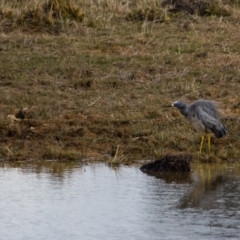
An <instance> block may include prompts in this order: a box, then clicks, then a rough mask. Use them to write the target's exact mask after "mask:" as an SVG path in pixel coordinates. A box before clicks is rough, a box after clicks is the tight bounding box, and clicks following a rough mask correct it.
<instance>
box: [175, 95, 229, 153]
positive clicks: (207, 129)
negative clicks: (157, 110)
mask: <svg viewBox="0 0 240 240" xmlns="http://www.w3.org/2000/svg"><path fill="white" fill-rule="evenodd" d="M172 106H173V107H175V108H177V109H178V110H179V111H180V113H181V114H182V115H183V116H184V117H185V118H186V119H187V120H188V121H189V122H191V123H192V125H193V127H194V128H195V130H196V131H197V132H201V133H202V136H201V143H200V148H199V152H200V154H201V153H202V146H203V142H204V137H205V135H207V138H208V151H209V153H210V148H211V135H210V133H213V134H214V135H215V136H216V137H217V138H222V137H223V136H225V135H226V134H227V128H226V127H225V126H224V124H223V123H222V122H221V121H220V113H219V110H218V107H217V104H216V102H215V101H210V100H205V99H201V100H197V101H195V102H193V103H192V104H189V105H188V104H187V103H186V102H184V101H181V100H178V101H176V102H174V103H173V104H172Z"/></svg>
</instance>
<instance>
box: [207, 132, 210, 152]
mask: <svg viewBox="0 0 240 240" xmlns="http://www.w3.org/2000/svg"><path fill="white" fill-rule="evenodd" d="M207 137H208V153H210V150H211V135H210V134H208V135H207Z"/></svg>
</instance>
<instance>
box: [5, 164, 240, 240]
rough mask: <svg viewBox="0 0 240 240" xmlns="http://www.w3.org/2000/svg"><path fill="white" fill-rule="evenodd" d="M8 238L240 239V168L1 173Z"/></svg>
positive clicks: (49, 167)
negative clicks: (152, 173) (154, 173)
mask: <svg viewBox="0 0 240 240" xmlns="http://www.w3.org/2000/svg"><path fill="white" fill-rule="evenodd" d="M0 182H1V194H0V239H3V240H12V239H13V240H20V239H22V240H23V239H24V240H27V239H31V240H32V239H39V240H40V239H41V240H42V239H45V240H46V239H58V240H59V239H60V240H61V239H63V240H66V239H68V240H71V239H84V240H95V239H105V240H106V239H109V240H110V239H111V240H113V239H121V240H122V239H127V240H133V239H136V240H145V239H147V240H149V239H151V240H154V239H174V240H175V239H239V238H240V224H239V223H240V165H236V164H232V165H197V164H196V165H193V171H192V172H191V173H190V174H183V175H181V174H173V173H171V174H163V175H159V176H149V175H146V174H144V173H142V172H141V171H140V170H139V166H132V167H121V168H118V169H112V168H110V167H108V166H106V165H104V164H91V165H82V164H76V163H75V164H73V163H72V164H64V163H56V162H46V163H44V165H43V164H40V163H38V164H26V163H18V164H17V165H7V164H3V165H1V166H0Z"/></svg>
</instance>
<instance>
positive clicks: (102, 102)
mask: <svg viewBox="0 0 240 240" xmlns="http://www.w3.org/2000/svg"><path fill="white" fill-rule="evenodd" d="M0 2H1V1H0ZM162 2H163V1H162ZM162 2H159V1H155V0H142V1H131V2H122V1H113V0H106V1H101V0H99V1H77V0H76V1H73V0H72V1H70V0H69V1H60V0H59V1H57V0H54V1H53V0H52V1H50V0H49V1H43V0H39V1H35V5H34V4H29V2H28V1H24V0H22V1H14V0H12V1H8V2H7V3H5V2H3V1H2V2H1V5H0V6H1V9H0V19H1V24H0V26H1V28H0V31H1V33H0V52H1V54H0V61H1V69H0V88H1V96H0V102H1V113H0V132H1V139H0V143H1V147H0V157H1V158H2V159H4V160H24V159H25V160H28V159H38V160H41V159H61V160H63V159H65V160H69V161H72V160H79V159H86V158H87V159H96V160H104V161H106V162H108V163H109V164H113V165H118V164H122V163H124V164H128V163H129V161H133V160H136V159H149V158H150V159H155V158H159V157H161V156H163V155H165V154H168V153H178V152H189V153H192V154H193V156H194V159H199V160H201V161H227V160H237V159H238V158H239V149H240V137H239V134H238V133H239V132H240V124H239V123H240V122H239V121H240V118H239V112H240V110H239V105H240V97H239V94H238V91H239V90H238V89H239V84H240V81H239V79H240V67H239V65H240V59H239V57H238V55H239V49H240V48H239V43H238V42H239V41H237V39H238V38H240V34H239V31H238V28H239V20H238V19H239V17H240V12H239V8H238V2H237V1H216V2H214V4H217V5H216V6H217V7H216V8H217V9H225V10H226V11H228V14H223V13H221V12H220V13H219V12H218V14H216V13H215V12H214V11H212V12H211V14H206V15H207V16H206V15H203V16H200V15H198V14H197V13H194V14H193V15H191V14H189V13H186V11H180V12H179V11H176V12H174V11H172V9H173V7H174V5H169V6H163V5H162ZM186 2H187V1H185V3H186ZM175 7H176V6H175ZM139 11H140V12H141V13H142V14H143V16H142V17H141V18H138V17H137V16H138V15H136V14H137V13H138V12H139ZM49 19H52V20H51V21H50V22H49ZM199 98H206V99H211V100H215V101H217V102H219V103H220V105H221V109H222V113H223V122H224V123H225V125H226V126H227V128H228V131H229V134H228V136H227V137H225V138H223V139H216V138H213V146H212V152H211V153H210V154H207V149H203V151H204V150H205V152H206V154H205V153H204V154H203V155H201V156H199V155H198V153H197V151H198V145H199V142H200V137H199V135H198V134H197V133H195V131H194V130H193V129H192V128H191V126H190V125H189V123H187V122H186V121H185V120H184V119H183V117H182V116H180V115H179V113H178V112H177V111H176V110H175V109H172V108H167V107H165V106H166V105H169V104H170V103H172V102H173V101H175V100H177V99H183V100H186V101H188V102H191V101H194V100H197V99H199ZM204 147H206V146H204ZM116 149H119V151H118V152H117V154H116Z"/></svg>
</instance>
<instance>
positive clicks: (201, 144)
mask: <svg viewBox="0 0 240 240" xmlns="http://www.w3.org/2000/svg"><path fill="white" fill-rule="evenodd" d="M203 141H204V135H202V140H201V143H200V148H199V152H200V154H201V153H202V146H203Z"/></svg>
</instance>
